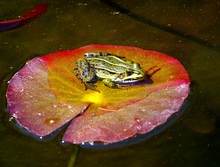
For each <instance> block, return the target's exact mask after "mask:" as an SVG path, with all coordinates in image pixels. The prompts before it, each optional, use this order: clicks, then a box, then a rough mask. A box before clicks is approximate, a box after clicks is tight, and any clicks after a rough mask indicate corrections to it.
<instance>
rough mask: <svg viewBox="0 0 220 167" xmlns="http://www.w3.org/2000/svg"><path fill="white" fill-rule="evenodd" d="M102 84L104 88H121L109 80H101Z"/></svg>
mask: <svg viewBox="0 0 220 167" xmlns="http://www.w3.org/2000/svg"><path fill="white" fill-rule="evenodd" d="M102 82H103V83H104V85H105V86H107V87H109V88H121V87H120V85H119V84H116V83H115V82H113V81H112V80H110V79H103V80H102Z"/></svg>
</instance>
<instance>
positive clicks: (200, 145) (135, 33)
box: [0, 0, 220, 167]
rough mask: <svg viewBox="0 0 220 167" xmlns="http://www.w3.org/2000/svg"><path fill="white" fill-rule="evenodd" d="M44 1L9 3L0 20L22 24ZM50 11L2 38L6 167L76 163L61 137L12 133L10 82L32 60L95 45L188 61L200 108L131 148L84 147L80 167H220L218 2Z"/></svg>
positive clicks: (53, 5) (53, 4) (79, 5)
mask: <svg viewBox="0 0 220 167" xmlns="http://www.w3.org/2000/svg"><path fill="white" fill-rule="evenodd" d="M43 2H46V1H38V2H37V3H36V1H33V0H29V1H6V0H3V1H1V2H0V20H5V19H13V18H16V16H19V15H20V14H22V13H23V12H25V11H27V10H28V9H30V8H32V7H33V6H35V5H38V4H40V3H43ZM112 2H113V3H112ZM116 2H117V5H115V3H116ZM48 5H49V8H48V11H47V12H46V13H45V14H44V15H43V16H42V17H40V18H38V19H37V20H35V21H33V22H31V23H29V24H28V25H26V26H24V27H22V28H19V29H17V30H13V31H8V32H1V33H0V67H1V70H0V78H1V82H2V83H1V100H0V102H1V106H0V109H1V111H0V119H1V120H0V166H3V167H14V166H16V167H26V166H29V165H31V166H33V167H35V166H36V167H48V166H51V167H54V166H58V167H65V166H66V167H68V164H71V161H72V159H74V156H73V152H74V150H75V149H76V147H75V146H70V145H68V146H63V145H60V144H59V143H60V140H61V137H62V134H60V135H58V136H57V137H56V138H55V139H54V140H52V141H50V142H43V143H42V142H40V141H37V140H35V139H32V138H30V137H29V136H26V135H23V134H21V133H20V132H18V131H17V130H15V129H14V128H12V127H11V126H10V124H9V123H8V119H9V116H8V115H7V113H6V112H5V111H6V101H5V97H4V94H5V89H6V82H7V79H8V77H10V75H11V73H10V72H11V71H13V70H15V69H17V68H19V67H21V65H23V64H24V63H25V62H26V61H27V60H28V59H31V58H33V57H36V56H40V55H44V54H47V53H50V52H54V51H57V50H60V49H74V48H77V47H80V46H84V45H88V44H93V43H100V44H115V45H131V46H137V47H140V48H144V49H148V50H157V51H160V52H163V53H166V54H169V55H171V56H173V57H175V58H177V59H179V60H180V61H181V62H182V64H183V65H184V66H185V68H186V69H187V71H188V72H189V75H190V77H191V80H192V81H194V83H195V85H196V87H197V91H194V92H195V93H194V95H193V96H195V102H194V103H193V104H192V105H191V106H190V108H189V109H188V110H186V112H185V113H184V114H183V115H182V117H181V118H180V119H178V120H177V121H175V123H174V124H172V126H169V127H168V128H167V129H165V130H164V131H163V132H161V133H159V134H157V135H155V136H153V137H151V138H149V139H147V140H145V141H142V142H140V143H138V144H134V145H130V146H126V147H118V148H114V149H107V150H93V149H86V148H81V149H80V153H79V156H78V159H77V162H76V166H77V167H81V166H82V167H87V166H90V167H91V166H95V167H99V166H100V167H102V166H106V167H112V166H115V167H117V166H129V167H142V166H149V167H156V166H165V167H166V166H180V167H181V166H184V167H185V166H200V167H203V166H204V167H206V166H210V167H217V166H220V159H219V157H220V137H219V136H220V109H219V108H220V102H219V101H220V95H219V94H220V89H219V85H220V31H219V29H220V19H219V18H220V12H219V11H220V1H217V0H216V1H215V0H209V1H208V0H203V1H195V0H192V1H187V0H178V1H174V0H173V1H167V2H165V1H162V0H156V1H143V0H131V1H126V0H119V1H111V2H109V1H104V0H103V1H98V0H91V1H89V0H84V1H79V0H74V1H66V2H65V1H48ZM8 73H10V74H8ZM5 76H8V77H6V78H5ZM4 78H5V80H3V79H4ZM69 166H70V165H69Z"/></svg>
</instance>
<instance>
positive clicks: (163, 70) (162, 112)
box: [7, 45, 190, 144]
mask: <svg viewBox="0 0 220 167" xmlns="http://www.w3.org/2000/svg"><path fill="white" fill-rule="evenodd" d="M87 52H108V53H112V54H115V55H120V56H123V57H125V58H126V59H128V60H132V61H134V62H138V63H140V65H141V67H142V68H143V69H145V70H146V71H148V70H149V69H150V68H151V67H155V66H156V67H158V68H160V70H159V71H157V72H156V73H155V74H154V75H153V76H152V77H151V80H152V81H153V83H150V84H140V85H134V86H128V87H126V88H125V89H111V88H108V87H106V86H104V84H103V83H101V81H98V82H97V88H98V90H99V91H100V93H99V92H95V91H93V90H86V91H85V88H84V85H83V84H82V83H81V81H80V80H79V79H78V78H77V77H76V76H75V75H74V65H75V62H76V60H77V59H79V58H82V57H83V55H84V53H87ZM189 84H190V79H189V76H188V74H187V72H186V70H185V69H184V67H183V66H182V65H181V64H180V62H179V61H178V60H176V59H174V58H172V57H170V56H167V55H165V54H163V53H159V52H155V51H148V50H142V49H140V48H137V47H128V46H112V45H88V46H85V47H81V48H78V49H75V50H66V51H59V52H55V53H51V54H48V55H46V56H42V57H37V58H34V59H33V60H31V61H29V62H27V64H26V65H25V66H24V67H23V68H22V69H21V70H20V71H18V72H17V73H16V74H15V75H14V76H13V77H12V79H11V80H10V82H9V85H8V89H7V101H8V109H9V113H10V114H11V115H12V116H13V117H15V119H16V121H17V122H18V124H20V125H21V126H22V127H24V128H26V129H27V130H28V131H30V132H32V133H34V134H36V135H38V136H46V135H48V134H50V133H52V132H53V131H55V130H56V129H57V128H59V127H61V126H62V125H64V124H65V123H66V122H68V121H70V120H72V122H71V124H70V126H69V127H68V129H67V131H66V132H65V134H64V136H63V140H64V141H67V142H71V143H74V144H79V143H83V142H93V141H102V142H107V143H112V142H118V141H121V140H124V139H127V138H130V137H132V136H134V135H135V134H143V133H146V132H149V131H151V130H152V129H153V128H155V127H156V126H158V125H160V124H162V123H164V122H166V120H167V119H168V118H169V117H170V116H171V115H172V114H173V113H176V112H178V110H179V109H180V107H181V106H182V104H183V102H184V100H185V99H186V97H187V96H188V94H189V91H190V90H189Z"/></svg>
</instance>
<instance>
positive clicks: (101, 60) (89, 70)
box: [74, 52, 147, 92]
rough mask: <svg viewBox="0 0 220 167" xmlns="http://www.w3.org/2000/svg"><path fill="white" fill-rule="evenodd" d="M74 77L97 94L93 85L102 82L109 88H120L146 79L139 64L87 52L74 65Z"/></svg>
mask: <svg viewBox="0 0 220 167" xmlns="http://www.w3.org/2000/svg"><path fill="white" fill-rule="evenodd" d="M74 71H75V75H76V76H77V77H78V79H80V80H81V82H82V83H83V84H84V86H85V90H87V89H91V90H94V91H97V92H99V90H98V89H97V86H96V85H95V83H96V82H97V81H99V80H100V81H102V82H103V83H104V85H105V86H107V87H109V88H122V87H124V86H129V85H134V84H136V83H138V82H140V81H143V80H145V79H146V77H147V74H146V72H145V71H144V70H143V69H142V68H141V66H140V64H139V63H137V62H133V61H131V60H127V59H126V58H125V57H122V56H118V55H115V54H111V53H107V52H88V53H85V54H84V57H83V58H79V59H78V60H77V61H76V63H75V68H74Z"/></svg>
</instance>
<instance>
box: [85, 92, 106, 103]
mask: <svg viewBox="0 0 220 167" xmlns="http://www.w3.org/2000/svg"><path fill="white" fill-rule="evenodd" d="M82 101H84V102H90V103H95V104H101V103H102V101H103V95H102V93H99V92H91V93H88V94H85V95H84V96H83V98H82Z"/></svg>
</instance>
